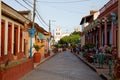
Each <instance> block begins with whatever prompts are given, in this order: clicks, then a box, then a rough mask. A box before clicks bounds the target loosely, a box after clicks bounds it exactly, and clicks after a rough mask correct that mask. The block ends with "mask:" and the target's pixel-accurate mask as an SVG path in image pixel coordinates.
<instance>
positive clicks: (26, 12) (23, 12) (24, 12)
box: [18, 10, 31, 14]
mask: <svg viewBox="0 0 120 80" xmlns="http://www.w3.org/2000/svg"><path fill="white" fill-rule="evenodd" d="M18 12H19V13H20V14H29V13H31V11H30V10H27V11H18Z"/></svg>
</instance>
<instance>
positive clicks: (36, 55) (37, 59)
mask: <svg viewBox="0 0 120 80" xmlns="http://www.w3.org/2000/svg"><path fill="white" fill-rule="evenodd" d="M33 60H34V63H39V62H40V60H41V55H40V53H34V56H33Z"/></svg>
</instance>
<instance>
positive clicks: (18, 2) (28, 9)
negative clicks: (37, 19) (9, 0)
mask: <svg viewBox="0 0 120 80" xmlns="http://www.w3.org/2000/svg"><path fill="white" fill-rule="evenodd" d="M15 1H16V2H17V3H18V4H20V5H21V6H22V7H24V8H26V9H28V10H29V8H27V7H26V6H24V5H23V4H21V3H20V2H19V1H17V0H15Z"/></svg>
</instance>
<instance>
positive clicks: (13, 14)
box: [1, 2, 30, 24]
mask: <svg viewBox="0 0 120 80" xmlns="http://www.w3.org/2000/svg"><path fill="white" fill-rule="evenodd" d="M1 13H2V15H4V16H7V17H9V18H11V19H13V20H15V21H18V22H19V23H22V24H24V23H25V22H26V23H29V22H30V20H28V19H27V18H25V17H24V16H22V15H21V14H19V13H18V11H17V10H15V9H13V8H12V7H10V6H9V5H7V4H6V3H4V2H1Z"/></svg>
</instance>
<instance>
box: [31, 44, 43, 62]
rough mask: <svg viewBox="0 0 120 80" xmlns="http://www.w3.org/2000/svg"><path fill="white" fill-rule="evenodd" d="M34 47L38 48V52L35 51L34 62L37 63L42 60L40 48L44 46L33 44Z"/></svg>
mask: <svg viewBox="0 0 120 80" xmlns="http://www.w3.org/2000/svg"><path fill="white" fill-rule="evenodd" d="M33 47H34V48H35V50H36V52H35V53H34V55H33V59H34V62H35V63H37V62H40V60H41V55H40V52H39V50H40V49H41V47H42V46H40V45H33Z"/></svg>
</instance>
